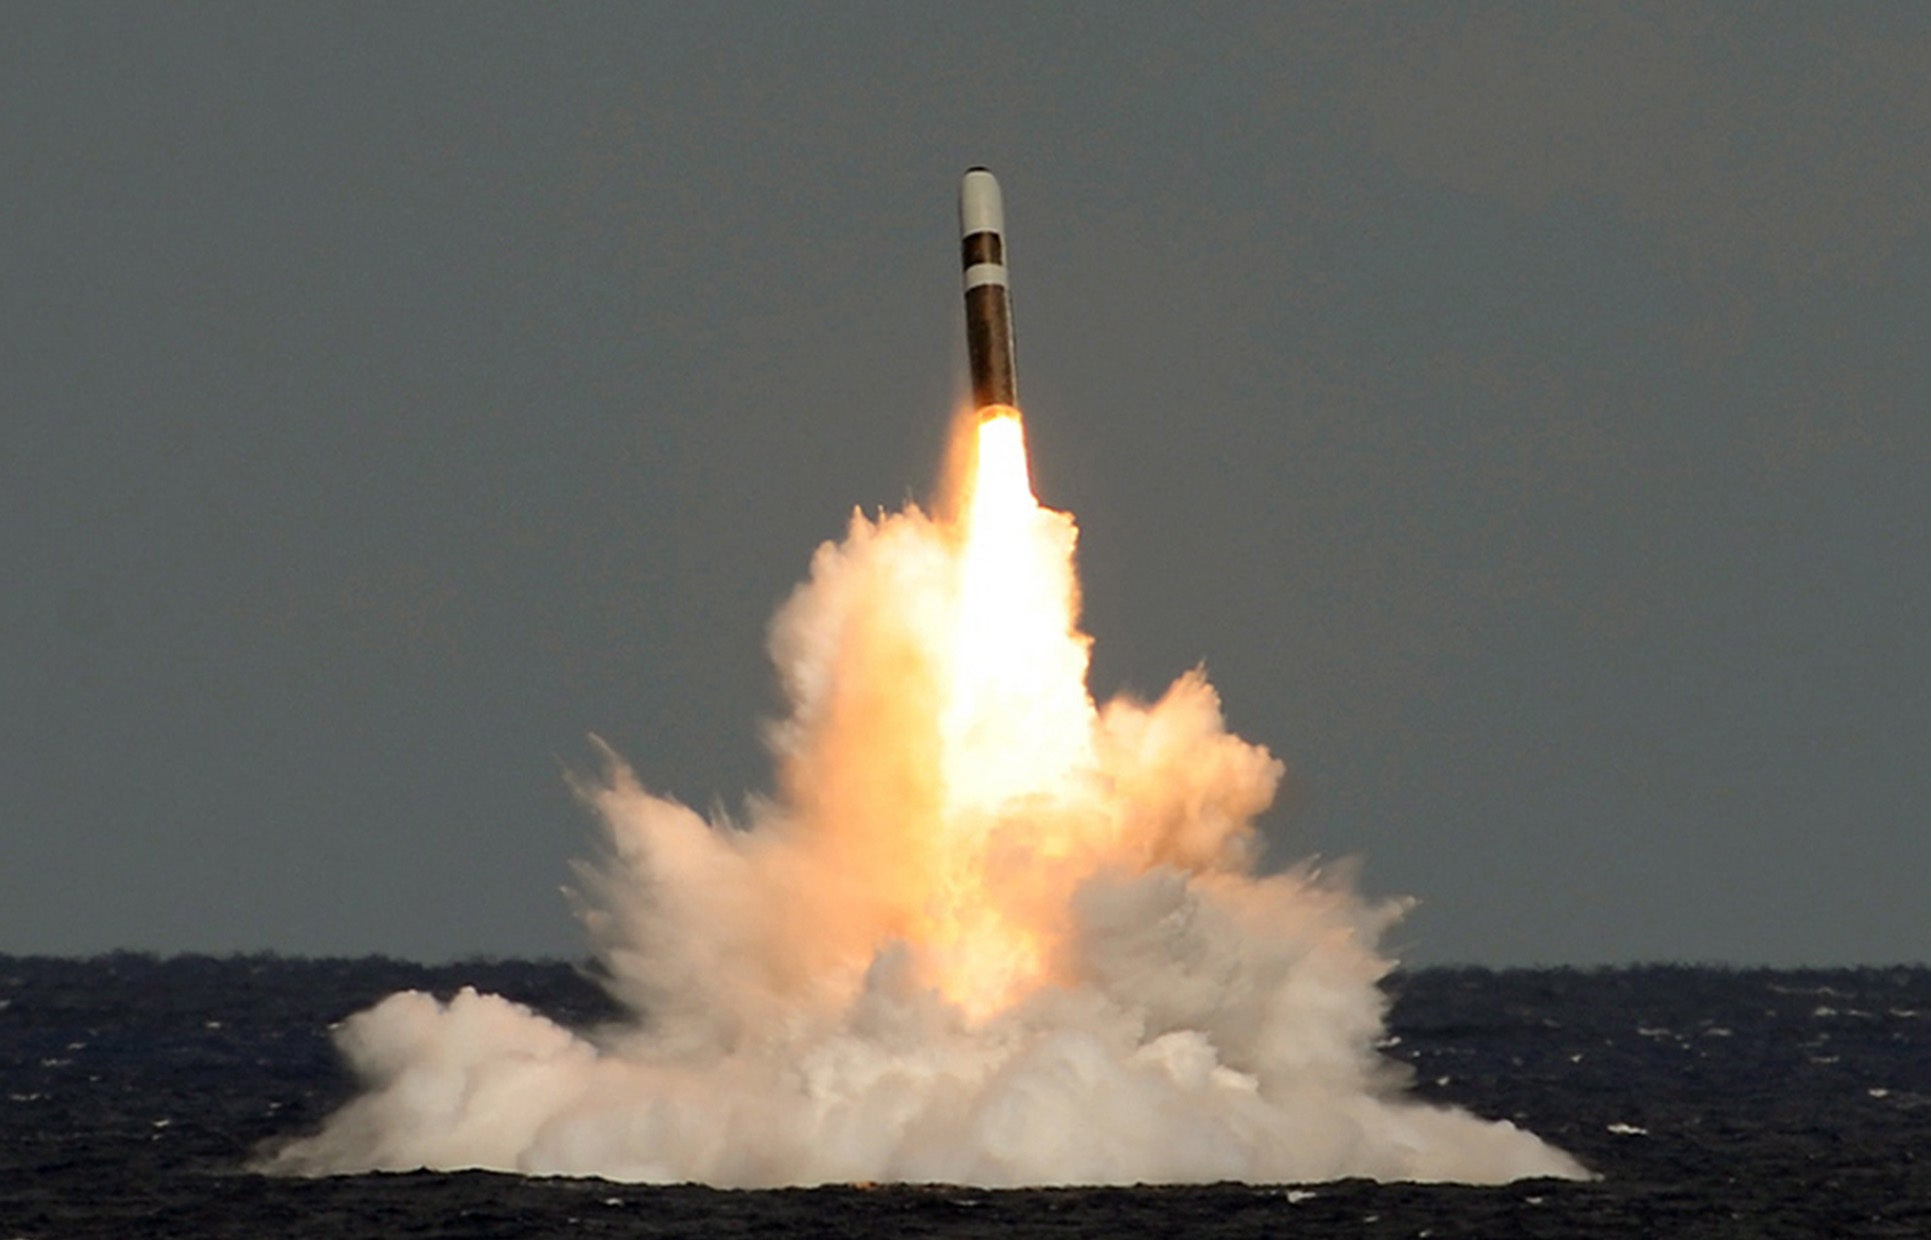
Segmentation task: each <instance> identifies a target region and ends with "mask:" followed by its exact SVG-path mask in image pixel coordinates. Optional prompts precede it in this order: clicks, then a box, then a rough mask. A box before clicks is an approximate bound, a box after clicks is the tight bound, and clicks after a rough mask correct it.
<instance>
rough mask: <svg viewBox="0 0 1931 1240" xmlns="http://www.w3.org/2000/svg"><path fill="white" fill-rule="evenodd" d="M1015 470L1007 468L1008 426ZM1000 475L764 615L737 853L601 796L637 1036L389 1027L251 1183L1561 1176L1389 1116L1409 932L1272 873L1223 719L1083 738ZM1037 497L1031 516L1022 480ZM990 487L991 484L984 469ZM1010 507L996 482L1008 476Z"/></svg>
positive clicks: (892, 531)
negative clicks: (753, 740) (1396, 1009)
mask: <svg viewBox="0 0 1931 1240" xmlns="http://www.w3.org/2000/svg"><path fill="white" fill-rule="evenodd" d="M1012 433H1013V435H1014V436H1015V437H1016V436H1017V434H1018V431H1017V423H1016V421H1015V422H1013V430H1012ZM1013 442H1014V443H1017V444H1018V448H1017V451H1018V453H1019V455H1018V457H1017V464H1016V466H1015V465H1013V464H1012V463H1011V462H1007V463H1006V464H1003V465H1001V464H999V463H998V461H997V460H995V459H994V458H995V456H996V455H997V454H998V453H1001V452H1009V451H1010V449H1009V448H1002V447H1000V446H999V445H997V444H996V443H993V442H992V441H990V440H987V441H982V443H981V444H980V447H979V453H980V456H981V461H980V470H981V472H980V474H979V476H978V478H977V483H976V498H974V499H972V500H971V502H970V503H969V504H967V505H966V506H965V510H964V512H962V514H961V516H960V518H959V519H957V520H944V521H941V520H937V519H934V518H931V517H928V516H926V515H924V514H923V513H921V512H919V511H918V510H916V509H912V510H908V511H905V512H901V513H896V514H892V515H888V516H884V517H882V518H881V519H879V520H877V521H871V520H867V519H865V518H863V517H859V516H855V517H854V518H853V521H852V525H851V529H850V532H849V533H848V535H847V536H846V538H845V539H844V541H843V542H841V543H837V544H827V545H826V546H824V547H823V548H821V549H820V551H819V552H818V554H817V556H816V558H815V560H814V562H813V564H812V570H811V576H810V579H809V580H808V581H807V582H806V583H805V584H804V585H803V586H801V587H800V588H799V589H798V591H797V593H796V594H795V595H794V596H793V597H792V598H791V600H790V601H789V602H788V603H787V604H786V605H785V606H784V608H783V609H782V610H781V611H780V613H779V615H778V617H777V619H776V620H775V622H774V624H773V626H772V634H771V647H772V653H773V657H774V659H775V660H776V662H777V665H778V669H779V672H780V675H781V677H782V679H783V684H784V688H785V690H786V692H787V694H788V697H789V700H790V713H789V715H788V716H787V717H786V718H785V719H784V720H783V721H782V722H781V723H779V724H777V725H776V726H775V727H774V728H773V729H772V732H771V743H772V747H773V749H774V751H775V755H776V759H777V762H778V781H777V784H778V791H777V793H776V795H775V796H774V798H773V799H771V800H770V801H769V802H760V803H756V804H754V805H752V806H751V807H750V810H749V813H748V817H749V822H748V823H747V824H745V825H742V826H739V825H735V824H729V823H711V822H707V821H705V820H704V819H703V818H701V817H699V816H698V815H697V814H695V813H693V812H692V811H691V810H690V809H688V808H686V807H685V806H683V805H681V804H679V803H677V802H676V801H673V800H670V799H668V798H665V797H662V796H658V795H655V794H652V793H650V792H648V791H646V790H644V789H643V788H641V787H639V786H638V784H637V782H636V781H635V779H634V777H633V776H632V775H631V774H630V773H629V771H628V770H627V769H626V768H625V767H624V766H623V765H622V764H621V762H619V761H618V760H617V759H616V758H615V756H614V755H610V756H609V766H608V769H607V770H606V771H605V772H604V773H603V775H602V776H601V777H599V778H596V779H587V780H585V781H583V784H582V786H581V788H580V791H581V792H582V794H583V795H584V796H585V798H586V799H587V800H588V801H589V802H590V803H591V804H592V805H593V806H594V807H595V809H596V811H597V812H598V813H599V815H600V816H601V817H602V819H603V821H604V823H605V825H606V826H607V828H608V833H609V841H610V848H609V853H608V856H606V857H605V858H604V859H603V860H602V861H601V862H600V863H599V864H596V865H594V866H585V867H583V868H582V869H581V871H580V884H579V888H578V897H579V904H580V913H581V916H582V918H583V921H584V923H585V925H586V927H587V928H588V931H589V934H590V937H591V939H592V940H593V942H594V945H595V948H596V950H597V953H598V954H599V956H600V957H601V959H602V962H603V964H604V967H605V970H606V971H607V974H608V978H609V985H610V987H611V989H612V991H613V992H614V994H615V996H616V997H617V998H618V999H619V1000H621V1001H622V1002H623V1004H624V1005H625V1006H626V1007H627V1008H629V1009H630V1010H631V1011H632V1012H634V1013H635V1020H634V1023H631V1024H627V1025H625V1026H623V1027H618V1028H609V1029H602V1030H598V1031H595V1032H592V1033H576V1032H571V1031H568V1030H565V1029H563V1028H561V1027H559V1026H557V1025H556V1024H554V1023H552V1022H551V1021H549V1020H548V1019H546V1018H544V1017H542V1016H540V1015H538V1014H536V1013H534V1012H531V1011H529V1010H527V1009H525V1008H522V1007H520V1006H518V1005H516V1004H513V1003H510V1002H508V1001H506V1000H503V999H500V998H497V997H495V996H491V995H483V994H477V993H475V992H474V991H469V990H465V991H463V992H462V993H460V994H458V995H457V996H456V997H455V998H454V999H452V1000H450V1001H448V1002H447V1003H443V1002H438V1001H437V1000H435V999H434V998H431V997H429V996H427V995H423V994H419V993H413V992H411V993H404V994H397V995H392V996H390V997H389V998H388V999H386V1000H384V1001H383V1002H382V1003H380V1004H378V1005H377V1006H376V1007H374V1008H372V1009H370V1010H369V1011H366V1012H363V1013H361V1014H359V1015H357V1016H354V1017H352V1018H351V1019H349V1020H348V1021H347V1022H346V1023H345V1024H344V1025H343V1026H342V1027H341V1029H340V1031H339V1033H338V1035H337V1040H338V1042H339V1044H340V1047H341V1050H342V1052H343V1054H344V1055H345V1056H346V1058H347V1060H348V1062H349V1065H350V1067H351V1069H352V1070H353V1071H354V1073H355V1074H356V1076H357V1077H358V1078H359V1079H360V1080H361V1082H362V1084H363V1086H364V1092H363V1093H362V1095H361V1096H360V1097H359V1098H357V1099H356V1100H354V1101H352V1102H351V1103H349V1104H348V1105H347V1106H345V1107H344V1108H343V1109H342V1110H341V1111H339V1112H338V1113H337V1114H335V1115H334V1116H333V1117H332V1118H330V1119H329V1120H328V1121H327V1123H326V1124H325V1126H324V1127H323V1128H322V1130H321V1131H320V1132H319V1133H317V1134H315V1135H313V1136H309V1137H306V1138H302V1139H299V1140H295V1141H292V1142H289V1143H286V1144H284V1145H282V1146H281V1147H280V1148H279V1149H277V1150H275V1151H274V1152H272V1153H270V1154H267V1155H265V1156H264V1159H263V1162H262V1166H263V1167H264V1168H265V1169H269V1170H275V1171H285V1172H295V1173H308V1174H314V1173H331V1172H349V1171H362V1170H373V1169H383V1170H398V1169H405V1168H416V1167H425V1166H426V1167H433V1168H460V1167H485V1168H496V1169H501V1170H509V1171H520V1172H527V1173H532V1174H584V1175H600V1176H607V1177H611V1178H614V1179H624V1180H642V1181H701V1182H705V1183H710V1184H716V1185H727V1186H762V1185H782V1184H811V1183H822V1182H839V1181H861V1180H871V1181H881V1180H903V1181H941V1182H953V1183H970V1184H982V1185H1021V1184H1060V1183H1135V1182H1172V1181H1214V1180H1247V1181H1274V1182H1279V1181H1306V1180H1318V1179H1326V1178H1333V1177H1340V1176H1356V1175H1359V1176H1372V1177H1377V1178H1382V1179H1428V1180H1466V1181H1482V1182H1486V1181H1497V1180H1505V1179H1511V1178H1515V1177H1521V1176H1534V1175H1557V1176H1577V1175H1581V1174H1583V1171H1582V1169H1581V1168H1580V1167H1579V1166H1578V1165H1577V1164H1576V1163H1575V1162H1574V1161H1573V1160H1572V1159H1570V1158H1569V1157H1568V1156H1566V1155H1564V1154H1562V1153H1561V1152H1559V1151H1557V1150H1554V1149H1552V1148H1550V1147H1548V1146H1547V1145H1545V1144H1543V1143H1542V1142H1541V1141H1540V1140H1538V1139H1537V1138H1535V1137H1534V1136H1532V1135H1530V1134H1528V1133H1526V1132H1523V1131H1521V1130H1519V1129H1517V1128H1515V1127H1514V1126H1513V1125H1511V1124H1508V1123H1491V1122H1487V1121H1484V1120H1481V1119H1478V1118H1476V1117H1474V1116H1471V1115H1469V1114H1467V1113H1465V1112H1462V1111H1458V1110H1453V1109H1447V1108H1442V1107H1437V1106H1430V1105H1423V1104H1421V1103H1418V1102H1415V1101H1412V1100H1409V1099H1407V1098H1404V1096H1403V1094H1402V1087H1403V1077H1402V1072H1401V1070H1400V1068H1399V1067H1398V1066H1397V1065H1395V1064H1393V1063H1391V1062H1389V1061H1387V1060H1385V1059H1383V1058H1382V1057H1381V1056H1380V1055H1379V1054H1378V1053H1377V1052H1376V1050H1375V1045H1376V1043H1377V1041H1378V1040H1379V1038H1380V1037H1381V1034H1382V1018H1383V1015H1384V1012H1385V1007H1386V1001H1385V999H1384V997H1383V995H1382V993H1381V991H1380V990H1379V989H1378V987H1377V986H1376V982H1377V980H1378V979H1379V978H1380V977H1381V976H1382V975H1383V974H1384V973H1385V972H1386V970H1387V969H1388V968H1389V964H1388V962H1387V961H1385V960H1384V959H1383V958H1382V957H1380V956H1379V955H1377V953H1376V943H1377V940H1378V939H1379V937H1380V935H1381V933H1382V932H1383V931H1384V930H1385V929H1386V928H1387V927H1388V925H1389V924H1390V923H1391V922H1392V921H1393V920H1394V919H1395V918H1397V917H1398V916H1399V915H1400V912H1401V907H1402V906H1401V904H1400V903H1399V902H1393V901H1383V902H1371V901H1366V900H1364V899H1362V898H1361V897H1359V896H1357V895H1355V894H1354V893H1353V891H1352V890H1351V889H1350V887H1349V886H1348V884H1346V883H1345V882H1344V881H1342V880H1341V879H1340V878H1337V877H1336V876H1334V875H1331V874H1322V873H1320V872H1318V871H1316V870H1314V869H1312V868H1307V867H1303V868H1301V869H1296V870H1291V871H1289V872H1287V873H1283V874H1276V875H1272V876H1268V877H1255V876H1253V874H1252V872H1251V865H1252V861H1253V856H1252V854H1253V851H1254V850H1253V847H1252V844H1253V826H1252V823H1253V820H1254V817H1255V815H1257V814H1258V813H1260V812H1261V811H1262V810H1264V809H1265V808H1266V807H1267V805H1268V804H1269V803H1270V801H1271V799H1272V797H1273V795H1274V791H1275V786H1276V784H1277V782H1278V781H1279V779H1280V775H1281V768H1280V765H1279V764H1278V763H1277V762H1276V761H1275V760H1274V759H1273V758H1272V757H1271V756H1270V755H1269V754H1268V753H1267V751H1266V750H1264V749H1262V748H1260V747H1258V746H1255V745H1251V744H1248V743H1246V742H1244V741H1242V740H1240V739H1239V738H1237V737H1235V736H1232V735H1230V734H1229V733H1228V732H1227V731H1226V730H1225V727H1224V725H1223V721H1222V716H1221V710H1220V703H1219V699H1218V697H1217V696H1216V694H1215V692H1214V690H1213V688H1212V687H1211V686H1210V685H1209V684H1208V683H1207V681H1206V679H1205V678H1204V676H1203V675H1201V674H1200V673H1198V672H1192V673H1188V674H1187V675H1184V676H1182V677H1181V678H1180V679H1179V680H1178V681H1177V682H1175V684H1174V685H1173V686H1172V688H1170V689H1169V690H1168V691H1167V693H1166V694H1165V695H1164V696H1163V697H1162V698H1161V699H1160V700H1159V701H1157V702H1154V703H1152V704H1145V703H1140V702H1135V701H1129V700H1118V701H1114V702H1112V703H1110V704H1108V705H1107V706H1105V707H1104V708H1103V709H1101V708H1097V707H1095V705H1094V703H1093V702H1092V701H1091V699H1090V698H1089V696H1088V695H1087V691H1086V688H1085V674H1086V660H1087V647H1088V641H1087V639H1086V638H1085V637H1084V636H1083V635H1081V634H1080V633H1079V632H1078V629H1077V626H1076V623H1075V619H1076V595H1077V587H1076V582H1075V580H1074V577H1073V572H1072V551H1073V540H1074V530H1073V526H1072V522H1071V520H1070V519H1069V518H1067V517H1066V516H1065V515H1064V514H1060V513H1055V512H1051V511H1049V510H1046V509H1043V508H1040V507H1038V506H1037V504H1036V503H1034V502H1033V500H1032V497H1031V495H1030V492H1029V491H1028V490H1027V488H1026V485H1025V466H1024V456H1023V443H1022V442H1020V441H1018V440H1017V439H1016V438H1015V439H1014V441H1013ZM1015 468H1016V470H1017V474H1016V480H1015V475H1014V474H1013V470H1014V469H1015ZM998 470H1003V471H1004V473H1003V474H1000V473H997V472H996V471H998ZM1002 479H1003V480H1002Z"/></svg>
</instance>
